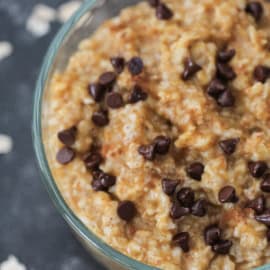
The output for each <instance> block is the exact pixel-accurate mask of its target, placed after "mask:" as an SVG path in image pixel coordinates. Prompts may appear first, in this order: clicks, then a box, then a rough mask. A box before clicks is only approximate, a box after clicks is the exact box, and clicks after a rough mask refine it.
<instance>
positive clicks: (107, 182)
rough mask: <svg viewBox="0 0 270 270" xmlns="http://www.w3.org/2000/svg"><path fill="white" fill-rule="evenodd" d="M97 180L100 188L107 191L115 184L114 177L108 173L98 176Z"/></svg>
mask: <svg viewBox="0 0 270 270" xmlns="http://www.w3.org/2000/svg"><path fill="white" fill-rule="evenodd" d="M99 179H100V182H101V184H102V186H103V187H104V188H106V189H109V188H110V187H112V186H114V185H115V183H116V177H115V176H114V175H111V174H108V173H102V174H101V175H100V176H99Z"/></svg>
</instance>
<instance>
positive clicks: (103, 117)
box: [92, 110, 109, 127]
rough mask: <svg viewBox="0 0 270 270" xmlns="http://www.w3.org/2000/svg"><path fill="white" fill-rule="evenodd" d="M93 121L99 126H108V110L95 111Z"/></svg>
mask: <svg viewBox="0 0 270 270" xmlns="http://www.w3.org/2000/svg"><path fill="white" fill-rule="evenodd" d="M92 121H93V123H94V124H95V125H96V126H98V127H104V126H107V125H108V124H109V118H108V112H107V111H103V110H101V111H98V112H94V113H93V115H92Z"/></svg>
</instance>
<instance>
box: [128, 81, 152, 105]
mask: <svg viewBox="0 0 270 270" xmlns="http://www.w3.org/2000/svg"><path fill="white" fill-rule="evenodd" d="M147 97H148V95H147V93H146V92H144V91H143V89H142V88H141V87H140V86H139V85H138V84H135V85H134V86H133V88H132V90H131V94H130V96H129V99H128V101H129V103H131V104H134V103H137V102H139V101H144V100H146V99H147Z"/></svg>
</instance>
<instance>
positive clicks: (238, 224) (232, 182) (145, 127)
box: [43, 0, 270, 270]
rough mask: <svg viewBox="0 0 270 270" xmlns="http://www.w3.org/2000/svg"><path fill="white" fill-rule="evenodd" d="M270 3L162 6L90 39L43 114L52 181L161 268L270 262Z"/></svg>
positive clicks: (109, 235) (59, 76) (174, 1)
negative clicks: (53, 179) (269, 242)
mask: <svg viewBox="0 0 270 270" xmlns="http://www.w3.org/2000/svg"><path fill="white" fill-rule="evenodd" d="M269 26H270V2H269V1H266V0H265V1H247V0H227V1H223V0H200V1H198V0H181V1H180V0H164V1H162V2H161V1H159V0H151V1H148V3H147V2H141V3H140V4H138V5H136V6H134V7H130V8H127V9H125V10H123V11H122V12H121V14H120V15H119V17H117V18H113V19H111V20H109V21H107V22H105V23H104V24H103V25H102V26H100V28H99V29H98V30H97V31H96V33H95V34H94V35H92V36H91V37H90V38H89V39H87V40H84V41H82V42H81V44H80V46H79V49H78V51H77V52H76V53H75V54H74V55H73V56H72V57H71V59H70V61H69V64H68V66H67V67H66V69H65V70H64V71H63V72H58V73H56V74H54V77H53V80H52V82H51V86H50V89H49V95H48V99H47V101H46V104H45V108H44V111H43V118H44V121H43V122H44V143H45V145H46V148H47V156H48V159H49V163H50V167H51V170H52V174H53V176H54V178H55V181H56V182H57V185H58V187H59V189H60V191H61V193H62V194H63V197H64V198H65V200H66V202H67V203H68V205H69V206H70V207H71V209H72V210H73V211H74V213H75V214H76V215H77V216H78V217H79V218H80V219H81V220H82V221H83V222H84V223H85V224H86V226H88V227H89V229H90V230H91V231H93V232H94V233H95V234H96V235H98V236H99V237H100V238H102V239H103V240H104V241H105V242H106V243H108V244H109V245H111V246H112V247H113V248H115V249H117V250H119V251H120V252H122V253H124V254H126V255H128V256H130V257H132V258H134V259H136V260H139V261H141V262H143V263H145V264H149V265H152V266H156V267H158V268H160V269H166V270H167V269H168V270H171V269H175V270H176V269H181V270H191V269H196V270H207V269H209V270H216V269H224V270H225V269H226V270H235V269H237V270H246V269H252V268H255V267H257V266H260V265H263V264H266V263H269V262H270V248H269V244H268V241H270V230H269V229H268V226H270V201H269V199H268V193H270V173H269V172H270V170H269V166H270V133H269V127H270V109H269V108H270V80H269V79H270V27H269Z"/></svg>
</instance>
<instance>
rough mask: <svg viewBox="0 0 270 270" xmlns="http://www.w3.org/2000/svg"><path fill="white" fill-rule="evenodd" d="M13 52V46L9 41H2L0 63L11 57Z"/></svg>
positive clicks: (0, 43) (0, 44)
mask: <svg viewBox="0 0 270 270" xmlns="http://www.w3.org/2000/svg"><path fill="white" fill-rule="evenodd" d="M12 52H13V46H12V44H11V43H9V42H8V41H0V61H1V60H3V59H5V58H7V57H8V56H10V55H11V54H12Z"/></svg>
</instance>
